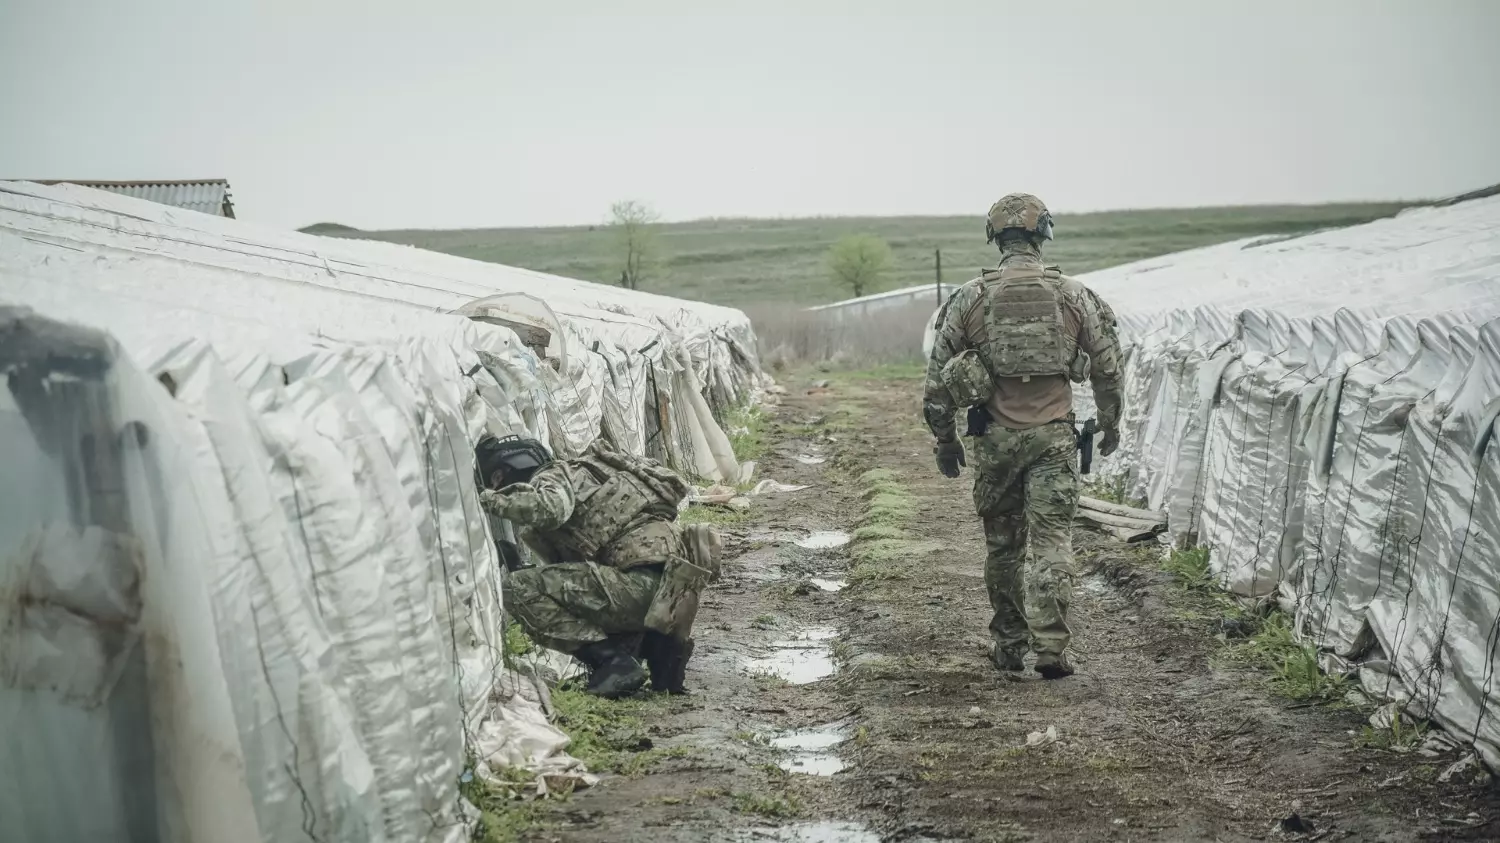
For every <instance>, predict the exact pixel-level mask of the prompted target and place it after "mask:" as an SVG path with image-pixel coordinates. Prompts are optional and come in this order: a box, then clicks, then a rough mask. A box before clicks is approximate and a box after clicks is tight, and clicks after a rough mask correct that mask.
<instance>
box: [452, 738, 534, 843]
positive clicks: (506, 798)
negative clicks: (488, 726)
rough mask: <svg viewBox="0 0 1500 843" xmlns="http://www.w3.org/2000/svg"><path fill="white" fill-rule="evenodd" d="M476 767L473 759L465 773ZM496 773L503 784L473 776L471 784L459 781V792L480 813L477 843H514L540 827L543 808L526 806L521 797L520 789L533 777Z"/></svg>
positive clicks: (507, 771) (511, 771) (513, 773)
mask: <svg viewBox="0 0 1500 843" xmlns="http://www.w3.org/2000/svg"><path fill="white" fill-rule="evenodd" d="M474 767H475V763H474V759H473V758H470V759H469V762H468V764H466V765H465V769H467V770H473V769H474ZM495 772H496V775H498V776H499V777H500V778H501V779H502V781H499V782H487V781H484V780H482V779H480V778H479V776H478V775H473V776H471V777H470V778H469V780H468V781H463V780H460V781H459V783H458V792H459V793H461V794H463V796H464V798H465V799H467V800H469V802H470V804H472V805H473V806H474V807H476V808H478V809H479V812H480V815H479V822H478V824H477V825H476V826H475V828H474V836H473V839H474V840H475V841H477V843H515V841H517V840H519V839H520V838H521V835H522V834H524V833H525V832H527V831H528V830H530V829H533V828H536V827H537V826H538V825H539V824H540V818H541V806H540V805H538V804H537V803H535V802H523V801H521V800H520V798H519V796H518V792H519V788H521V787H525V786H528V785H529V784H530V783H531V781H532V779H533V778H534V777H533V776H532V775H531V774H530V773H527V772H525V771H524V770H497V771H495Z"/></svg>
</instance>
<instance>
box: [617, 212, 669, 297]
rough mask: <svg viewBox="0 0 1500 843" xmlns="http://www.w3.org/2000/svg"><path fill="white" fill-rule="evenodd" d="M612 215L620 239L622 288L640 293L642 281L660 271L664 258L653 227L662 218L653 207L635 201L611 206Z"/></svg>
mask: <svg viewBox="0 0 1500 843" xmlns="http://www.w3.org/2000/svg"><path fill="white" fill-rule="evenodd" d="M609 215H610V222H611V225H612V226H613V227H614V229H615V236H616V238H617V240H618V243H617V244H616V249H617V252H616V254H617V256H618V261H619V266H620V286H621V287H624V288H626V289H627V290H639V289H640V288H641V281H643V280H645V279H646V278H648V277H649V276H650V275H652V274H653V273H654V272H655V271H656V267H657V264H658V262H659V260H660V257H661V254H660V253H661V249H660V244H659V243H658V241H657V236H656V231H655V229H653V228H652V227H651V226H652V225H653V224H654V223H655V222H656V221H657V220H658V219H660V218H661V216H660V215H659V214H657V213H656V211H655V210H653V209H652V208H651V206H649V205H647V204H645V203H643V202H637V201H636V200H634V199H627V200H625V201H623V202H616V203H614V204H613V205H611V206H609Z"/></svg>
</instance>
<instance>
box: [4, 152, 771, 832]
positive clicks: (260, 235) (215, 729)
mask: <svg viewBox="0 0 1500 843" xmlns="http://www.w3.org/2000/svg"><path fill="white" fill-rule="evenodd" d="M0 308H3V309H0V372H3V373H4V374H5V375H6V385H7V387H8V388H7V389H0V457H3V460H4V464H5V466H6V482H5V483H4V484H0V767H3V768H4V769H7V770H11V771H15V772H16V773H17V775H15V776H12V782H11V786H10V787H7V788H5V789H3V791H0V817H4V821H3V822H0V839H3V840H5V841H10V840H18V841H20V840H25V841H54V840H58V841H72V840H130V841H147V840H164V841H193V840H222V841H230V842H231V843H234V841H284V840H303V839H305V840H316V841H349V843H353V841H391V843H395V842H396V841H403V843H404V841H456V840H460V839H463V838H464V837H465V836H466V835H467V833H468V828H467V826H468V825H469V824H470V823H471V822H472V819H471V818H470V817H468V816H467V815H466V812H465V809H464V807H463V805H462V801H461V799H460V797H459V794H458V790H457V783H458V780H459V776H460V774H461V773H462V772H463V770H464V767H465V758H466V756H472V757H473V758H474V759H475V761H476V762H477V763H478V765H479V768H478V772H480V773H481V774H483V773H484V772H485V769H486V767H487V765H525V766H530V767H532V768H534V769H548V768H549V765H553V768H555V767H556V766H565V765H567V764H568V763H570V759H567V758H566V757H565V756H562V755H561V751H562V750H563V748H564V744H565V737H564V736H563V735H561V734H560V733H558V732H557V731H556V730H554V729H552V728H551V727H550V726H549V725H548V724H547V722H546V719H545V717H544V716H543V715H542V712H541V709H540V706H539V696H540V695H541V694H543V693H545V692H544V691H542V690H540V689H538V688H536V687H535V683H533V682H531V681H529V680H527V679H526V678H524V677H522V676H521V675H519V674H517V673H516V672H513V671H509V670H507V669H506V667H505V664H504V656H503V644H502V640H503V628H502V619H501V617H500V576H499V570H500V569H499V566H498V560H497V555H496V552H495V548H494V546H493V544H492V536H491V532H490V525H489V524H488V522H487V519H486V518H485V517H484V515H483V514H482V512H481V511H480V510H479V509H478V507H477V497H476V489H475V485H474V467H473V456H472V454H473V446H474V443H475V442H476V441H477V440H478V438H479V437H480V436H481V435H483V434H484V433H493V434H496V435H504V434H507V433H512V432H515V433H524V434H528V435H532V436H536V437H539V438H542V439H544V440H545V441H548V442H550V443H551V444H552V445H553V447H554V448H555V449H556V450H557V451H558V452H560V453H561V454H564V455H568V454H573V453H577V452H578V451H580V450H581V449H583V448H584V447H586V446H587V445H588V444H589V443H590V442H591V441H592V440H593V439H594V438H596V437H597V436H600V435H605V436H608V437H609V438H610V439H612V440H613V441H614V442H616V444H618V445H620V446H621V447H625V448H627V449H630V450H632V451H634V452H636V453H650V454H653V455H655V456H659V457H660V458H662V459H664V460H666V461H668V462H670V463H671V464H673V465H675V466H677V467H679V468H681V469H684V470H685V471H687V472H688V473H690V474H693V475H696V476H700V477H703V478H705V479H710V480H719V479H730V480H738V479H740V474H741V470H740V467H739V466H738V465H737V464H735V461H734V457H733V454H732V452H731V451H730V449H729V447H728V442H727V439H726V437H725V436H724V433H723V432H722V430H720V428H719V427H718V425H717V424H716V423H715V420H714V416H713V412H714V410H715V409H720V410H722V409H723V408H724V407H725V406H727V405H728V404H730V403H734V402H738V401H741V400H746V399H749V398H750V397H752V395H753V392H754V390H755V389H756V388H758V386H759V385H760V377H761V376H760V374H759V372H758V369H757V366H756V363H755V360H754V358H753V356H752V355H753V351H752V349H753V348H754V338H753V335H752V333H751V330H750V326H749V323H748V320H746V319H745V317H744V316H743V314H740V313H739V312H738V311H734V310H730V309H727V308H722V307H715V306H712V305H698V304H694V303H688V302H681V301H675V300H672V299H667V298H664V297H660V296H651V295H647V294H640V293H633V292H629V291H623V290H614V289H611V288H605V287H598V286H595V285H589V284H585V283H583V282H578V281H572V280H568V279H561V278H555V277H552V276H545V275H540V274H537V273H530V272H526V271H523V270H516V269H511V268H509V267H503V266H498V265H491V264H483V263H478V262H474V261H468V260H464V259H460V258H454V257H450V256H444V255H437V254H433V253H429V252H423V251H420V250H416V249H408V248H403V247H399V246H392V245H389V244H383V243H374V242H368V241H354V240H333V239H323V238H318V237H313V236H309V235H301V234H293V233H284V232H277V231H268V230H264V229H259V228H256V227H253V226H249V225H245V224H243V223H238V222H235V221H233V220H227V219H220V218H216V217H210V216H206V215H202V214H196V213H193V212H189V211H183V210H180V209H174V208H169V207H164V206H160V205H153V204H151V203H148V202H145V201H141V200H135V199H131V198H128V197H122V196H116V195H113V194H107V193H101V192H98V191H90V190H87V189H84V188H79V187H75V186H68V185H59V186H41V185H35V184H30V183H14V182H10V183H7V182H0ZM457 312H462V313H464V314H468V315H472V316H473V317H474V318H473V319H471V318H467V317H466V316H461V315H454V314H455V313H457ZM494 319H503V320H504V321H505V323H506V324H508V325H512V326H514V325H522V326H537V327H540V328H544V329H546V331H548V332H549V333H550V337H549V339H548V341H547V346H546V348H545V349H541V348H534V347H528V345H527V344H525V343H524V342H523V341H522V340H521V338H520V337H519V336H518V334H517V332H516V331H515V330H512V328H511V327H503V326H501V325H500V324H496V323H495V321H494ZM80 792H81V793H87V794H88V795H89V806H88V810H86V811H80V810H78V808H77V805H76V804H74V802H73V801H70V800H68V799H62V798H59V796H58V794H65V793H80Z"/></svg>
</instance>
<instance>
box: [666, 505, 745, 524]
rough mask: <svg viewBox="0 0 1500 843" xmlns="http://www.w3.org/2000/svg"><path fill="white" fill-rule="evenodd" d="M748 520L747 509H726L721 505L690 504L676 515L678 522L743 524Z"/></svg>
mask: <svg viewBox="0 0 1500 843" xmlns="http://www.w3.org/2000/svg"><path fill="white" fill-rule="evenodd" d="M749 520H750V510H748V509H728V508H726V507H722V506H690V507H688V508H687V509H684V510H683V511H682V512H680V513H678V515H677V523H679V524H713V525H716V526H727V525H731V524H743V523H745V522H746V521H749Z"/></svg>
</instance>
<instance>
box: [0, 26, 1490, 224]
mask: <svg viewBox="0 0 1500 843" xmlns="http://www.w3.org/2000/svg"><path fill="white" fill-rule="evenodd" d="M625 7H628V8H629V9H631V10H632V11H629V12H626V11H622V9H623V8H625ZM715 8H720V9H724V10H725V11H722V12H712V11H707V9H715ZM917 9H925V11H917ZM564 10H566V11H564ZM1496 33H1500V2H1496V0H1417V2H1380V1H1379V0H1346V1H1345V2H1337V1H1334V2H1331V1H1330V0H1319V2H1306V0H1303V2H1279V1H1278V2H1267V0H1250V2H1229V0H1216V2H1192V0H1131V2H1115V0H1107V2H1106V1H1105V0H1094V2H1084V0H1075V2H1061V0H1051V2H1038V1H1037V0H1029V1H1028V2H1007V1H1006V0H980V1H979V2H969V1H968V0H927V2H925V3H917V2H904V3H894V2H880V0H861V1H860V2H847V3H846V2H838V3H834V2H824V0H802V1H801V2H780V0H756V2H754V3H734V4H729V3H717V2H712V0H707V1H705V0H681V2H679V0H636V2H630V3H620V2H618V0H615V1H614V2H608V3H605V2H594V0H588V2H584V1H583V0H570V2H545V0H536V2H529V3H519V2H509V0H467V2H460V0H427V2H421V3H418V2H411V0H400V2H387V1H386V0H357V2H356V1H355V0H349V2H345V0H278V1H276V2H266V1H265V0H262V2H223V0H186V1H185V2H179V0H130V2H118V0H0V115H3V117H0V122H3V129H0V178H10V177H31V178H96V179H147V178H160V179H178V178H203V177H214V178H228V179H229V180H230V183H231V185H232V187H233V190H234V196H235V201H236V206H237V209H238V211H239V213H240V215H241V216H242V217H243V218H246V219H253V220H258V221H262V222H266V223H270V224H274V225H281V226H301V225H306V224H308V223H312V222H317V221H338V222H344V223H348V224H351V225H356V226H360V227H362V228H392V227H460V226H462V227H470V226H499V225H547V224H563V223H590V222H597V221H601V220H603V219H604V217H605V216H606V214H607V209H608V206H609V204H610V202H612V201H614V200H616V199H621V198H630V197H634V198H640V199H643V200H645V201H648V202H649V203H651V204H652V205H654V206H655V207H657V208H658V209H659V210H660V211H661V212H662V214H663V215H664V216H665V217H666V218H668V219H690V218H696V217H704V216H805V215H815V214H955V213H956V214H975V215H979V214H981V213H983V212H984V210H985V209H986V208H987V207H988V206H989V204H990V203H991V202H992V201H994V199H996V198H998V197H999V196H1000V195H1001V194H1004V193H1007V192H1010V191H1013V190H1027V191H1031V192H1035V193H1038V194H1040V195H1041V196H1042V197H1043V199H1045V200H1046V201H1047V202H1048V203H1049V204H1050V205H1051V206H1052V207H1053V208H1054V209H1059V210H1062V211H1069V210H1086V209H1103V208H1122V207H1143V206H1173V205H1205V204H1233V203H1259V202H1319V201H1328V200H1344V199H1367V198H1413V197H1427V196H1437V195H1448V194H1452V193H1457V192H1461V191H1464V190H1468V189H1472V188H1475V187H1479V186H1481V185H1485V184H1492V183H1495V182H1497V181H1500V105H1497V104H1500V50H1497V49H1496V47H1495V40H1494V39H1495V37H1496Z"/></svg>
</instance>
